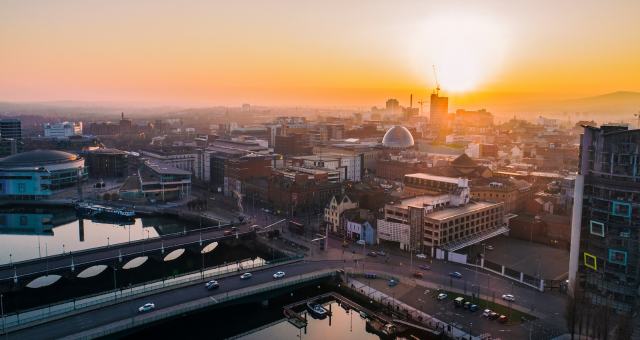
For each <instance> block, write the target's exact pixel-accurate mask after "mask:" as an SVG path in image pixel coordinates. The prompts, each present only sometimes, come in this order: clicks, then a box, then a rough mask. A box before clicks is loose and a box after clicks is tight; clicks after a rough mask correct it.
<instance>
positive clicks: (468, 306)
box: [463, 301, 471, 309]
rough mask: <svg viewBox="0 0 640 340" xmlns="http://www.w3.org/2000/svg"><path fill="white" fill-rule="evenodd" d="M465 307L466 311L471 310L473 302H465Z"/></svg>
mask: <svg viewBox="0 0 640 340" xmlns="http://www.w3.org/2000/svg"><path fill="white" fill-rule="evenodd" d="M463 307H464V309H469V308H471V302H470V301H467V302H465V303H464V305H463Z"/></svg>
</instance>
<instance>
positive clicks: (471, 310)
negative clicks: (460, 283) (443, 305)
mask: <svg viewBox="0 0 640 340" xmlns="http://www.w3.org/2000/svg"><path fill="white" fill-rule="evenodd" d="M477 310H478V305H474V304H471V306H469V311H470V312H475V311H477Z"/></svg>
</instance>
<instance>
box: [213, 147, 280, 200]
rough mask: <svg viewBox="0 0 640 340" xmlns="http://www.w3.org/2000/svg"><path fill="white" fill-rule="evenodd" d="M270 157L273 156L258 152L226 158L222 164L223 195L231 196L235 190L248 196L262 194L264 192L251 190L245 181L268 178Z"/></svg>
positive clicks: (259, 195)
mask: <svg viewBox="0 0 640 340" xmlns="http://www.w3.org/2000/svg"><path fill="white" fill-rule="evenodd" d="M272 159H273V156H270V155H258V154H249V155H246V156H242V157H240V158H232V159H228V160H227V161H226V162H225V164H224V167H225V168H224V185H223V192H224V195H225V196H232V195H233V194H234V192H235V193H240V194H242V195H244V196H245V197H249V198H255V197H261V196H263V195H264V193H259V192H252V191H251V190H250V188H251V187H250V186H248V185H247V183H248V182H252V180H253V179H256V178H264V179H267V178H269V176H270V175H271V170H272Z"/></svg>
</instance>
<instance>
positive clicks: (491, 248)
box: [484, 245, 496, 250]
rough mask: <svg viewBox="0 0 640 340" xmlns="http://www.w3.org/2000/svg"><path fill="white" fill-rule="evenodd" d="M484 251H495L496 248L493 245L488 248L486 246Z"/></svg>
mask: <svg viewBox="0 0 640 340" xmlns="http://www.w3.org/2000/svg"><path fill="white" fill-rule="evenodd" d="M484 249H486V250H494V249H496V248H494V247H493V246H492V245H488V246H485V247H484Z"/></svg>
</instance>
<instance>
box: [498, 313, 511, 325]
mask: <svg viewBox="0 0 640 340" xmlns="http://www.w3.org/2000/svg"><path fill="white" fill-rule="evenodd" d="M507 321H509V318H508V317H507V316H506V315H500V317H498V322H500V323H507Z"/></svg>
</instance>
